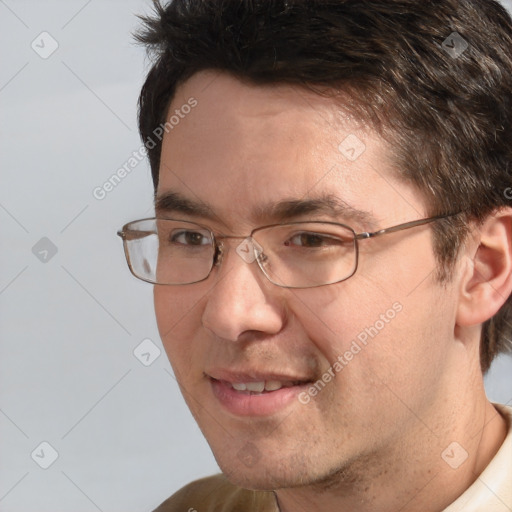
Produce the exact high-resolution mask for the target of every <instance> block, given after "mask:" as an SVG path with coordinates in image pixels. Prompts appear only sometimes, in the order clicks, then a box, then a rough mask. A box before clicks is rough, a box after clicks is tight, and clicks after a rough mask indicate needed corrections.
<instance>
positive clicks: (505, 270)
mask: <svg viewBox="0 0 512 512" xmlns="http://www.w3.org/2000/svg"><path fill="white" fill-rule="evenodd" d="M467 251H468V252H467V257H468V258H469V261H467V267H466V269H465V273H464V276H463V278H462V280H461V289H460V297H459V304H458V307H457V324H458V325H461V326H470V325H477V324H482V323H483V322H485V321H486V320H488V319H489V318H491V317H492V316H494V315H495V314H496V313H497V312H498V311H499V309H500V308H501V306H502V305H503V304H504V303H505V301H506V300H507V298H508V296H509V295H510V293H511V292H512V208H509V207H507V208H502V209H500V210H497V211H496V212H494V213H493V214H492V215H490V216H489V217H488V218H487V219H486V220H485V221H484V223H483V224H482V225H481V226H477V227H476V228H475V230H474V232H473V237H472V241H471V242H470V243H469V244H468V246H467ZM469 251H470V252H469Z"/></svg>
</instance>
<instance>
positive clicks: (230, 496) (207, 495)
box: [154, 404, 512, 512]
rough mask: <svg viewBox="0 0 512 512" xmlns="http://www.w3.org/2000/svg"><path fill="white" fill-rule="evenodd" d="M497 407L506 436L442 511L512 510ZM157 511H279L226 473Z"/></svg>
mask: <svg viewBox="0 0 512 512" xmlns="http://www.w3.org/2000/svg"><path fill="white" fill-rule="evenodd" d="M495 407H496V409H498V410H499V411H500V412H501V413H502V414H503V416H504V417H505V418H506V419H507V423H508V434H507V437H506V438H505V441H504V442H503V444H502V445H501V448H500V449H499V451H498V453H497V454H496V455H495V456H494V458H493V459H492V460H491V462H490V463H489V465H488V466H487V467H486V468H485V470H484V471H483V472H482V474H481V475H480V476H479V477H478V478H477V479H476V481H475V482H474V483H473V485H471V487H469V489H467V490H466V491H465V492H464V493H463V494H462V495H461V496H459V498H458V499H457V500H456V501H454V502H453V503H452V504H451V505H450V506H449V507H448V508H446V509H445V510H444V511H443V512H511V511H512V407H506V406H503V405H497V404H495ZM154 512H279V508H278V506H277V502H276V498H275V495H274V493H272V492H264V491H249V490H247V489H242V488H240V487H237V486H235V485H233V484H231V483H230V482H229V481H228V480H227V479H226V477H225V476H224V475H215V476H210V477H207V478H203V479H201V480H197V481H195V482H192V483H190V484H188V485H187V486H185V487H183V488H182V489H180V490H179V491H178V492H177V493H176V494H174V495H173V496H171V497H170V498H169V499H168V500H166V501H165V502H164V503H162V504H161V505H160V506H159V507H158V508H157V509H156V510H155V511H154Z"/></svg>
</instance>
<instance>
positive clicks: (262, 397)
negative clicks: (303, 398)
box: [205, 372, 313, 416]
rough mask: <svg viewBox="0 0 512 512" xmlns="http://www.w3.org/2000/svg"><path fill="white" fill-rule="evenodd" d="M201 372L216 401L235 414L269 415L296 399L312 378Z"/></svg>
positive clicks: (289, 404)
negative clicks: (206, 379) (213, 374)
mask: <svg viewBox="0 0 512 512" xmlns="http://www.w3.org/2000/svg"><path fill="white" fill-rule="evenodd" d="M220 373H222V372H218V373H216V374H215V377H214V376H212V375H209V374H205V376H206V377H207V378H208V380H209V382H210V387H211V389H212V392H213V395H214V397H215V398H216V400H217V401H218V402H219V403H220V405H221V406H222V407H223V408H224V409H225V410H227V411H228V412H230V413H231V414H233V415H235V416H269V415H273V414H276V413H278V412H279V411H282V410H283V409H285V408H287V407H289V406H291V405H292V404H293V403H294V402H297V403H298V399H297V397H298V395H299V394H300V393H301V392H303V391H304V390H305V389H307V387H308V386H310V385H311V383H312V382H313V381H312V380H311V379H309V378H290V377H287V376H277V375H272V376H263V375H259V376H256V377H253V376H249V375H248V374H229V375H228V374H226V373H224V374H222V375H220Z"/></svg>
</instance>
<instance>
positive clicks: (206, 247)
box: [117, 212, 460, 288]
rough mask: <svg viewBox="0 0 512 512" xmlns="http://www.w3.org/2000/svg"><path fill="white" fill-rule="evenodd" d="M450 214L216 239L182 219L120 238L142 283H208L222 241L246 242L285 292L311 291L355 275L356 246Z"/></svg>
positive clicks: (130, 230) (139, 223)
mask: <svg viewBox="0 0 512 512" xmlns="http://www.w3.org/2000/svg"><path fill="white" fill-rule="evenodd" d="M459 213H460V212H458V213H451V214H447V215H437V216H435V217H429V218H426V219H419V220H414V221H412V222H406V223H404V224H398V225H397V226H391V227H389V228H385V229H380V230H378V231H374V232H363V233H356V232H355V231H354V230H353V229H352V228H351V227H349V226H346V225H344V224H338V223H336V222H324V221H311V222H290V223H287V224H272V225H268V226H262V227H258V228H256V229H253V230H252V232H251V234H250V235H249V236H226V235H219V236H216V235H214V233H213V232H212V231H211V230H210V229H208V228H207V227H205V226H202V225H200V224H196V223H195V222H189V221H185V220H178V219H159V218H151V219H141V220H136V221H133V222H129V223H128V224H126V225H125V226H123V228H122V229H121V230H119V231H118V232H117V234H118V235H119V236H120V237H121V238H122V239H123V246H124V252H125V256H126V260H127V262H128V266H129V268H130V271H131V273H132V274H133V275H134V276H135V277H137V278H139V279H142V280H143V281H147V282H149V283H153V284H162V285H184V284H193V283H198V282H200V281H204V280H205V279H207V278H208V276H209V275H210V273H211V271H212V269H213V268H214V267H215V266H218V265H220V263H221V262H222V258H223V256H224V253H225V250H226V249H225V243H224V240H225V239H228V238H237V239H244V240H243V242H242V243H240V244H239V245H238V247H237V248H236V252H237V253H238V254H239V255H240V256H241V257H242V258H243V259H244V260H245V261H247V262H248V263H252V262H254V261H256V262H257V264H258V266H259V268H260V269H261V270H262V272H263V274H264V275H265V276H266V277H267V278H268V279H269V281H271V282H272V283H274V284H276V285H277V286H281V287H284V288H313V287H316V286H324V285H328V284H334V283H339V282H341V281H344V280H346V279H348V278H349V277H351V276H353V275H354V273H355V272H356V270H357V265H358V255H359V249H358V241H359V240H365V239H368V238H375V237H377V236H381V235H385V234H389V233H395V232H397V231H402V230H405V229H410V228H414V227H416V226H422V225H424V224H429V223H431V222H434V221H437V220H440V219H445V218H448V217H452V216H455V215H458V214H459Z"/></svg>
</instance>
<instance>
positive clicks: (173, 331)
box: [153, 286, 201, 374]
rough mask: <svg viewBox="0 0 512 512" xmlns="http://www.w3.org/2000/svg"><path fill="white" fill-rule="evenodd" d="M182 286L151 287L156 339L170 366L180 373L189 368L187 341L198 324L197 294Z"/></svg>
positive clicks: (190, 349)
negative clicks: (156, 327) (161, 346)
mask: <svg viewBox="0 0 512 512" xmlns="http://www.w3.org/2000/svg"><path fill="white" fill-rule="evenodd" d="M183 288H184V287H175V288H169V287H162V286H155V288H154V292H153V299H154V307H155V315H156V322H157V326H158V331H159V333H160V338H161V340H162V343H163V345H164V348H165V351H166V353H167V356H168V358H169V361H170V363H171V365H172V367H173V369H174V370H175V372H178V373H180V374H183V372H185V371H186V370H187V368H190V363H191V362H192V360H193V350H195V346H194V344H193V343H191V340H193V339H194V337H195V336H194V333H195V331H196V330H197V329H198V328H199V327H200V326H201V318H200V313H199V309H200V307H199V303H198V294H197V293H191V291H190V290H186V289H183Z"/></svg>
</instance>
